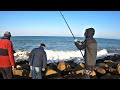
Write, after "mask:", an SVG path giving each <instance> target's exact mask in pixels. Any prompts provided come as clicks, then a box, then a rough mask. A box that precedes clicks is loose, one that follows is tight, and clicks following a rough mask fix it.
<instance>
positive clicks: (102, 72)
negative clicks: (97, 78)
mask: <svg viewBox="0 0 120 90" xmlns="http://www.w3.org/2000/svg"><path fill="white" fill-rule="evenodd" d="M95 69H96V71H97V72H99V73H101V74H105V73H106V70H105V69H103V68H101V67H95Z"/></svg>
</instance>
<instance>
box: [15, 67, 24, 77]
mask: <svg viewBox="0 0 120 90" xmlns="http://www.w3.org/2000/svg"><path fill="white" fill-rule="evenodd" d="M22 73H23V70H17V69H16V68H14V70H13V74H14V75H19V76H22V75H23V74H22Z"/></svg>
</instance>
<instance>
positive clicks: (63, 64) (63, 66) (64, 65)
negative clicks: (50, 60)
mask: <svg viewBox="0 0 120 90" xmlns="http://www.w3.org/2000/svg"><path fill="white" fill-rule="evenodd" d="M69 68H70V65H69V64H68V63H66V62H64V61H61V62H59V64H58V66H57V69H59V70H60V71H63V70H66V69H69Z"/></svg>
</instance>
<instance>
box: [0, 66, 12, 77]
mask: <svg viewBox="0 0 120 90" xmlns="http://www.w3.org/2000/svg"><path fill="white" fill-rule="evenodd" d="M0 72H1V73H2V75H3V78H4V79H13V72H12V67H7V68H2V67H0Z"/></svg>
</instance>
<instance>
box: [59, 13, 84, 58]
mask: <svg viewBox="0 0 120 90" xmlns="http://www.w3.org/2000/svg"><path fill="white" fill-rule="evenodd" d="M59 12H60V14H61V16H62V17H63V19H64V21H65V23H66V24H67V26H68V28H69V30H70V32H71V34H72V36H73V38H74V39H75V36H74V34H73V33H72V30H71V29H70V26H69V25H68V23H67V21H66V20H65V18H64V16H63V14H62V12H61V11H59ZM80 52H81V50H80ZM81 55H82V56H83V53H82V52H81ZM83 59H84V56H83Z"/></svg>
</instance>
